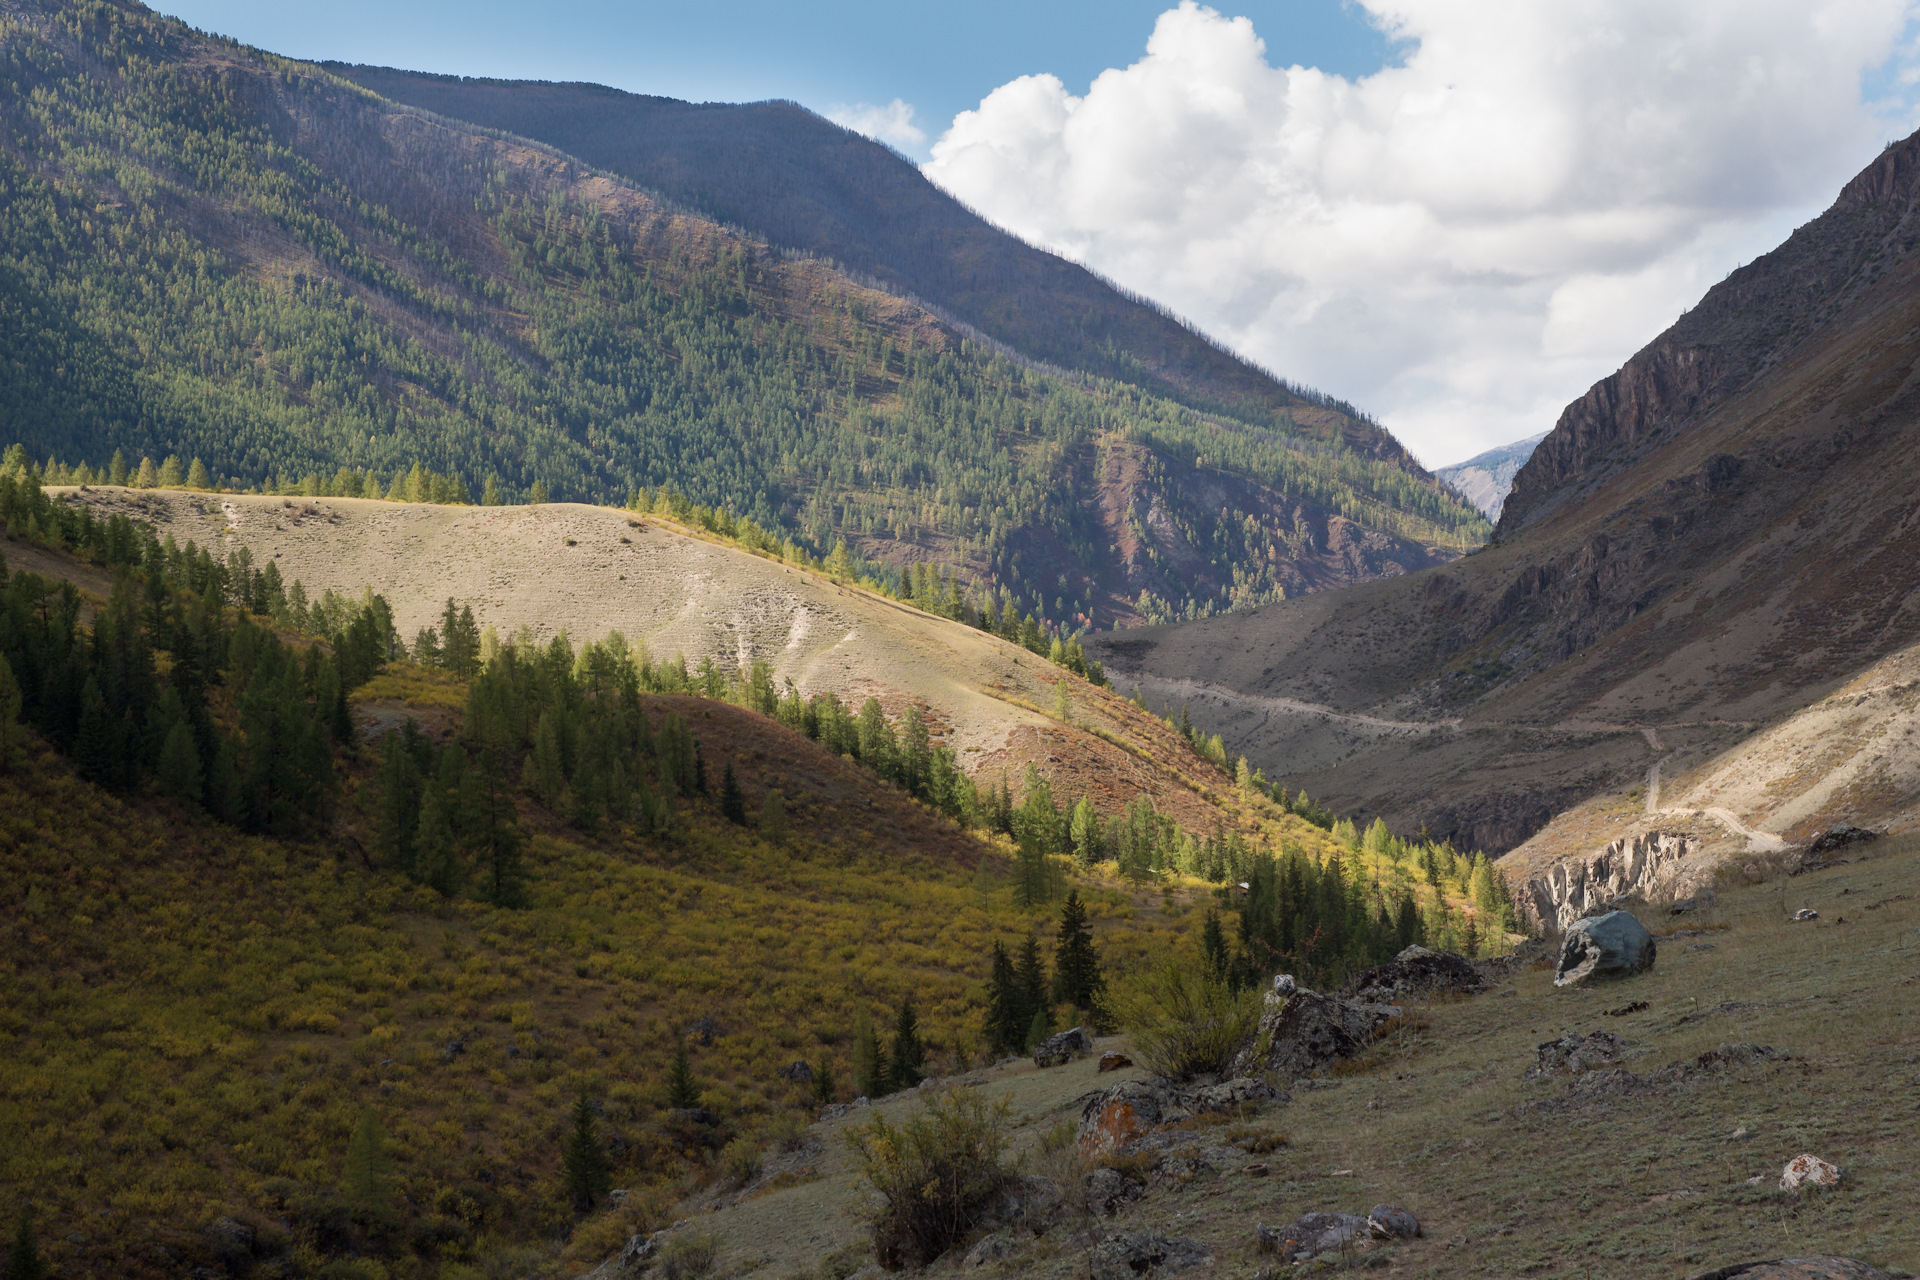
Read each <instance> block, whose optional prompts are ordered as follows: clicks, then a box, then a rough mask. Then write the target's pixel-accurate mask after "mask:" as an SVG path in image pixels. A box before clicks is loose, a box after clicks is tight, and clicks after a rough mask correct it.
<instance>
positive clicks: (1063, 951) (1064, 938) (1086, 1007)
mask: <svg viewBox="0 0 1920 1280" xmlns="http://www.w3.org/2000/svg"><path fill="white" fill-rule="evenodd" d="M1053 993H1054V996H1055V997H1056V998H1057V999H1059V1000H1062V1001H1064V1002H1066V1003H1067V1004H1070V1005H1072V1006H1073V1007H1074V1008H1076V1009H1079V1010H1081V1011H1083V1012H1085V1013H1086V1014H1088V1015H1089V1016H1090V1018H1091V1020H1093V1021H1094V1022H1096V1023H1099V1022H1103V1021H1104V1020H1105V1014H1104V1008H1105V1004H1106V994H1107V980H1106V978H1105V977H1103V976H1102V975H1101V973H1100V953H1099V952H1098V951H1096V950H1094V946H1093V934H1092V933H1091V932H1089V931H1088V929H1087V912H1086V908H1085V907H1083V906H1081V905H1080V891H1079V890H1077V889H1072V890H1069V891H1068V892H1067V900H1066V901H1065V902H1064V903H1062V904H1061V906H1060V932H1059V941H1058V942H1056V943H1055V945H1054V950H1053Z"/></svg>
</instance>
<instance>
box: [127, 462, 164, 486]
mask: <svg viewBox="0 0 1920 1280" xmlns="http://www.w3.org/2000/svg"><path fill="white" fill-rule="evenodd" d="M159 483H160V472H159V471H158V470H157V469H156V468H155V467H154V465H153V459H152V458H142V459H140V473H139V474H138V475H136V476H135V477H134V478H133V487H134V488H136V489H151V488H153V487H154V486H155V485H157V484H159Z"/></svg>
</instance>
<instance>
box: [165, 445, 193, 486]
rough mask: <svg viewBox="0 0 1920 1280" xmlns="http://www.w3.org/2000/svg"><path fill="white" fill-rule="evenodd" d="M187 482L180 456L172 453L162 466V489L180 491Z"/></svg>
mask: <svg viewBox="0 0 1920 1280" xmlns="http://www.w3.org/2000/svg"><path fill="white" fill-rule="evenodd" d="M186 482H187V473H186V471H185V470H184V469H183V468H182V467H181V465H180V455H179V454H177V453H170V454H168V455H167V460H166V461H165V462H163V463H161V464H160V475H159V484H160V487H161V488H162V489H178V488H179V487H180V486H181V485H183V484H185V483H186Z"/></svg>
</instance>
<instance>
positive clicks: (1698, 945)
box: [1686, 942, 1713, 951]
mask: <svg viewBox="0 0 1920 1280" xmlns="http://www.w3.org/2000/svg"><path fill="white" fill-rule="evenodd" d="M1686 949H1687V950H1688V951H1711V950H1713V944H1712V943H1711V942H1695V943H1691V944H1689V945H1688V946H1687V948H1686Z"/></svg>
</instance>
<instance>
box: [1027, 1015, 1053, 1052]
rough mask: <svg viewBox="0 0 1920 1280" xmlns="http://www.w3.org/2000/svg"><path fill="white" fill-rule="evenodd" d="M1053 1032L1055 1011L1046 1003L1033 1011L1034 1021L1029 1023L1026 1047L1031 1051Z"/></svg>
mask: <svg viewBox="0 0 1920 1280" xmlns="http://www.w3.org/2000/svg"><path fill="white" fill-rule="evenodd" d="M1052 1034H1053V1011H1052V1010H1051V1009H1048V1008H1047V1007H1046V1006H1045V1005H1042V1006H1041V1007H1040V1008H1038V1009H1035V1010H1034V1011H1033V1021H1031V1022H1029V1023H1028V1024H1027V1043H1026V1048H1027V1050H1028V1052H1031V1051H1032V1050H1033V1048H1034V1046H1036V1045H1038V1044H1039V1043H1040V1042H1041V1041H1043V1040H1045V1039H1046V1038H1047V1037H1048V1036H1050V1035H1052Z"/></svg>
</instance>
